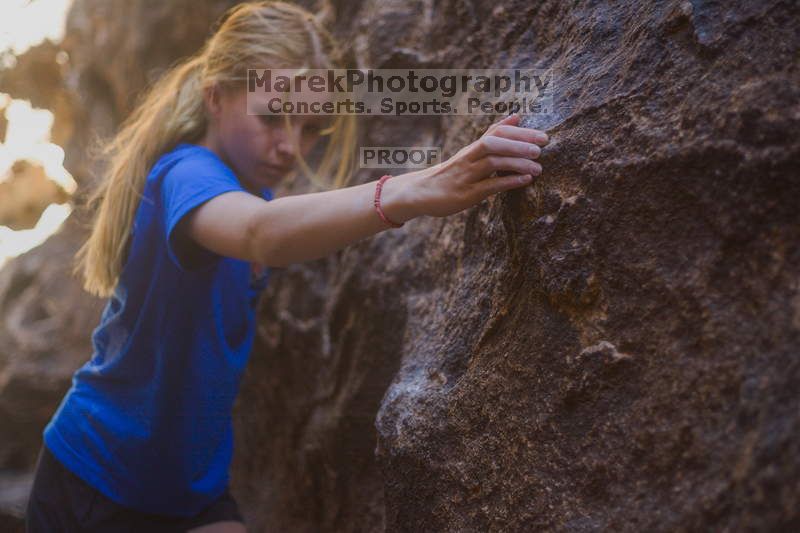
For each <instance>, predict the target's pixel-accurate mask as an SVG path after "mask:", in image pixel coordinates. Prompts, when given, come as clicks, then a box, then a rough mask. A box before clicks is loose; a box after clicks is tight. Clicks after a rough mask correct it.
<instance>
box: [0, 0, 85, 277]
mask: <svg viewBox="0 0 800 533" xmlns="http://www.w3.org/2000/svg"><path fill="white" fill-rule="evenodd" d="M71 4H72V0H0V52H4V51H9V50H10V51H12V52H13V53H14V54H21V53H23V52H25V51H26V50H27V49H28V48H30V47H31V46H35V45H37V44H39V43H41V42H42V41H43V40H44V39H45V38H49V39H50V40H52V41H54V42H58V41H60V40H61V39H62V38H63V36H64V23H65V19H66V14H67V11H68V10H69V7H70V5H71ZM3 108H5V110H4V111H3ZM2 112H5V115H6V118H7V119H8V131H7V132H6V139H5V143H0V181H2V180H3V179H4V178H5V177H6V176H7V172H8V170H9V169H10V167H11V165H12V164H13V163H14V161H16V160H17V159H22V158H28V159H32V160H34V161H37V162H39V163H41V164H42V165H43V166H44V168H45V172H46V173H47V175H48V176H50V177H51V178H52V179H53V180H55V181H57V182H58V183H60V184H61V185H62V186H63V187H64V188H65V189H66V190H67V191H68V192H73V191H74V189H75V181H74V180H73V179H72V176H70V175H69V173H68V172H67V171H66V170H65V169H64V167H63V162H64V150H63V149H62V148H61V147H60V146H58V145H56V144H53V143H51V142H50V128H51V127H52V125H53V114H52V113H51V112H50V111H47V110H44V109H34V108H32V107H31V105H30V103H29V102H28V101H27V100H12V99H11V98H9V97H8V95H6V94H2V93H0V113H2ZM69 213H70V206H69V203H66V204H61V205H57V204H51V205H50V206H49V207H47V209H45V211H44V213H42V216H41V218H40V219H39V222H38V224H37V225H36V227H35V228H33V229H30V230H23V231H12V230H11V229H9V228H7V227H6V226H0V268H2V266H3V264H4V263H5V262H6V261H7V260H8V259H9V258H11V257H13V256H15V255H18V254H21V253H23V252H25V251H27V250H30V249H31V248H33V247H34V246H37V245H39V244H41V243H42V242H43V241H44V240H45V239H46V238H47V237H48V236H50V235H51V234H52V233H54V232H55V231H56V230H57V229H58V228H59V227H60V226H61V223H62V222H63V221H64V220H65V219H66V217H67V216H68V215H69Z"/></svg>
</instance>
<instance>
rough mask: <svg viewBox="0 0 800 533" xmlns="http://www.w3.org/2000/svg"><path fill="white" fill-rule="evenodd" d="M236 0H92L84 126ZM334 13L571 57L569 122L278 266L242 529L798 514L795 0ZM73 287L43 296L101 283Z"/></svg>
mask: <svg viewBox="0 0 800 533" xmlns="http://www.w3.org/2000/svg"><path fill="white" fill-rule="evenodd" d="M147 4H148V5H150V3H147ZM224 4H225V2H196V1H192V2H189V1H188V0H187V1H185V2H184V1H181V2H171V3H169V4H166V3H165V4H164V6H163V7H160V8H158V9H156V10H155V11H154V10H152V9H147V10H146V9H145V8H144V6H145V3H144V2H142V1H136V2H129V3H126V4H125V5H124V6H123V5H122V4H117V3H115V4H113V7H112V4H108V3H103V2H97V1H95V0H85V1H82V0H76V4H75V7H74V9H73V14H72V15H71V16H70V26H69V28H68V36H67V38H66V39H65V42H64V43H63V46H64V47H65V48H69V51H70V56H69V57H70V60H69V66H68V73H67V74H66V75H65V79H67V80H73V81H72V82H70V83H71V84H70V83H67V86H68V87H69V88H70V89H69V90H71V91H73V93H72V94H73V95H74V98H75V101H76V102H78V103H77V104H76V108H75V110H74V111H73V113H74V116H79V117H86V120H85V121H83V122H81V125H80V128H85V130H86V131H87V132H88V131H91V130H92V129H96V130H97V131H111V130H113V127H115V126H116V125H118V122H119V120H120V119H121V118H122V117H123V116H124V113H125V112H127V110H128V109H129V108H128V106H129V103H130V100H129V99H130V97H131V95H132V94H135V92H136V91H138V90H139V89H140V88H141V86H142V85H143V84H144V83H145V80H146V79H147V75H146V74H145V73H146V72H157V69H158V68H162V67H163V66H165V65H166V64H168V63H169V62H170V61H172V60H173V59H174V58H177V57H179V56H180V55H182V54H185V53H188V52H190V51H191V49H192V47H195V46H197V45H199V43H200V42H201V41H202V38H203V37H204V36H205V31H206V30H205V29H206V28H207V27H208V24H209V22H210V20H211V19H212V18H213V17H211V14H212V13H217V12H218V11H221V9H222V7H223V5H224ZM321 7H325V8H327V9H328V10H329V13H331V14H336V17H335V18H332V19H331V24H332V27H333V28H334V31H335V33H336V35H338V36H339V37H340V38H341V39H342V40H343V41H345V42H346V43H347V44H348V46H349V47H350V50H351V56H352V57H353V58H354V60H355V62H356V64H357V66H359V67H370V68H392V67H395V68H405V67H430V68H436V67H439V68H462V67H463V68H467V67H474V68H506V67H515V66H521V67H542V68H544V67H548V68H552V69H553V72H554V78H553V82H554V84H555V91H556V92H555V103H556V109H557V115H556V117H555V119H553V120H552V121H550V122H548V123H541V122H537V121H536V120H533V121H530V122H528V125H530V126H533V127H543V128H544V127H546V128H547V129H548V131H549V132H550V135H551V138H552V142H551V144H550V145H549V146H548V147H547V149H546V150H545V151H544V153H543V155H542V158H541V160H542V163H543V166H544V169H545V171H544V174H543V175H542V176H541V177H540V178H537V179H536V180H535V182H534V183H533V185H532V186H530V187H528V188H527V189H526V190H519V191H514V192H511V193H506V194H501V195H498V196H495V197H493V198H491V199H489V200H487V201H486V202H484V203H482V204H481V205H479V206H475V207H474V208H472V209H469V210H466V211H464V212H462V213H460V214H458V215H455V216H452V217H448V218H446V219H440V218H420V219H417V220H414V221H411V222H409V223H407V224H406V225H405V227H404V228H402V229H398V230H390V231H387V232H384V233H382V234H380V235H378V236H376V237H374V238H371V239H367V240H365V241H363V242H361V243H358V244H356V245H354V246H351V247H349V248H348V249H346V250H343V251H341V252H339V253H337V254H334V255H332V256H330V257H328V258H326V259H324V260H319V261H314V262H309V263H305V264H302V265H293V266H291V267H290V268H287V269H276V270H275V272H274V274H273V276H272V278H271V283H270V287H269V288H268V289H267V292H266V293H265V295H264V298H263V300H262V302H261V304H262V305H261V309H260V319H259V336H258V341H257V346H256V349H255V350H254V353H253V355H252V358H251V362H250V365H249V367H248V371H247V374H246V376H245V379H244V381H243V383H242V390H241V394H240V397H239V400H238V402H237V405H236V410H235V415H236V419H235V426H236V427H235V429H236V453H235V457H234V464H233V467H232V472H231V474H232V491H233V493H234V495H235V496H236V497H237V500H238V501H239V502H240V506H241V508H242V511H243V513H244V515H245V518H246V520H247V522H248V526H249V527H250V529H251V530H252V531H267V530H275V531H309V532H310V531H384V530H386V531H486V530H489V531H536V530H567V531H589V530H592V531H593V530H599V529H609V530H628V531H642V530H657V531H673V530H691V531H695V530H697V531H700V530H709V529H713V530H725V529H728V530H748V529H756V530H780V529H784V530H796V529H798V528H800V510H798V509H799V508H798V506H797V502H798V501H800V460H799V459H798V458H799V457H800V439H798V435H800V414H799V413H800V359H798V347H799V346H800V216H799V215H798V210H797V205H798V200H799V199H800V175H799V174H800V173H798V168H800V140H799V139H798V136H797V134H796V132H797V131H798V127H799V126H800V83H798V82H800V74H799V73H798V67H799V65H798V59H797V58H798V48H799V47H800V38H798V36H797V32H796V31H795V28H796V27H797V26H798V23H800V7H798V6H797V4H796V3H795V2H787V1H779V0H764V1H762V2H747V1H745V0H733V1H731V2H726V3H724V5H723V3H721V2H714V1H705V0H694V1H691V2H686V1H677V0H666V1H664V2H655V3H654V2H585V3H573V2H571V3H567V2H562V1H560V0H544V1H542V2H536V3H530V2H522V1H513V0H511V1H508V0H507V1H500V2H494V3H474V2H464V1H445V2H437V3H429V2H421V1H419V2H414V1H412V2H378V1H375V0H373V1H368V0H364V1H359V2H339V1H332V2H330V3H326V4H325V6H321ZM150 8H152V6H150ZM137 17H138V18H137ZM132 21H134V22H132ZM166 27H168V28H169V29H170V31H169V32H166V31H164V28H166ZM175 27H179V28H181V29H178V30H176V29H175ZM180 36H185V37H186V39H183V38H180ZM190 39H193V40H191V43H189V42H187V41H188V40H190ZM184 46H185V47H184ZM109 50H114V53H113V54H112V53H109ZM152 69H156V70H152ZM75 80H79V81H75ZM81 102H82V103H81ZM489 122H490V118H489V117H483V120H474V119H469V118H468V117H443V118H440V119H439V118H435V117H426V118H425V119H423V120H414V119H409V118H398V119H386V118H381V119H378V118H375V119H370V120H368V121H365V130H364V134H363V142H364V144H369V145H381V146H392V145H397V146H412V145H421V144H431V145H440V146H442V147H443V148H444V151H445V155H450V154H452V153H454V152H455V151H456V150H458V149H459V148H461V147H462V146H464V145H465V144H467V143H469V142H471V141H472V140H474V139H475V138H476V137H477V136H478V135H480V134H481V133H482V132H483V131H484V129H485V127H486V126H488V124H489ZM104 124H105V125H104ZM76 127H77V126H76ZM104 128H105V129H104ZM75 135H76V136H75V137H73V138H72V139H73V141H71V142H73V143H74V144H72V145H70V146H71V148H70V149H69V150H68V161H67V164H68V165H69V164H75V165H76V168H77V167H80V168H86V169H88V168H90V167H91V165H89V164H88V163H86V162H85V155H82V154H83V153H82V149H83V147H84V146H85V143H86V138H87V137H86V136H85V135H83V134H81V133H80V132H78V133H76V134H75ZM82 135H83V136H82ZM70 153H71V154H72V155H71V156H70V155H69V154H70ZM70 157H71V159H70ZM81 161H82V163H80V164H78V162H81ZM70 171H71V172H73V174H75V175H76V177H77V178H79V181H80V182H81V183H84V184H86V183H89V182H90V181H91V178H89V177H88V173H85V174H84V175H83V179H82V180H81V179H80V177H81V174H80V172H76V170H74V169H73V168H70ZM87 172H88V171H87ZM375 177H376V176H368V175H366V174H363V175H360V176H359V179H358V180H356V181H365V180H368V179H373V178H375ZM292 187H293V188H289V187H288V186H287V188H286V189H285V190H282V191H281V190H277V191H276V192H277V193H278V194H279V195H281V194H297V193H302V192H303V191H304V189H303V184H293V185H292ZM70 228H72V227H70ZM78 235H80V233H79V231H78V230H76V229H67V230H65V231H64V232H62V233H61V234H60V235H58V236H56V237H54V238H53V239H51V241H50V242H48V243H47V244H46V245H44V246H45V247H46V246H55V244H53V243H54V242H55V243H59V242H64V243H68V244H65V246H66V247H67V248H66V249H67V250H70V249H71V250H74V248H70V246H73V244H69V243H72V242H73V240H75V239H76V236H78ZM70 239H73V240H70ZM45 247H42V249H41V250H42V251H41V252H39V251H38V250H40V249H37V250H34V251H33V252H31V254H35V253H43V254H46V253H49V252H47V250H48V248H45ZM31 254H27V255H31ZM26 261H30V260H29V259H27V256H25V257H22V258H20V259H18V260H17V261H14V262H12V263H10V264H9V266H7V267H6V269H9V268H12V269H16V270H14V272H20V271H22V270H24V268H23V267H22V266H20V265H23V264H25V262H26ZM3 274H4V275H5V276H8V274H6V273H5V269H4V273H3ZM51 276H52V277H51ZM0 279H2V278H0ZM5 279H8V278H7V277H6V278H5ZM15 279H17V280H20V279H22V278H20V277H19V276H17V277H16V278H15ZM66 279H67V278H66V277H65V276H64V273H63V272H57V271H55V270H54V271H52V272H51V273H49V274H38V277H37V280H38V281H35V282H34V281H27V282H26V281H25V280H24V279H23V280H22V281H17V282H15V284H14V287H16V288H14V289H9V288H8V287H10V286H11V285H10V284H8V283H6V284H5V285H3V284H2V283H0V302H3V301H19V300H20V298H18V297H17V296H16V295H19V294H20V293H21V291H26V290H34V289H30V288H29V287H28V286H27V285H26V283H27V284H28V285H30V284H31V283H39V284H46V283H54V282H55V280H61V282H62V283H65V284H67V283H74V282H73V281H69V282H67V281H65V280H66ZM48 280H50V281H48ZM62 290H66V289H62ZM65 294H66V293H65ZM76 294H77V293H76ZM64 298H70V299H69V300H68V301H69V310H66V309H64V310H59V309H57V308H55V307H51V308H48V311H47V313H51V315H48V316H58V315H59V313H64V314H66V313H68V312H74V309H75V308H76V307H79V306H81V305H84V306H86V309H91V307H90V306H91V305H96V304H97V302H92V301H90V300H89V299H88V298H87V297H83V300H81V299H80V297H78V296H77V295H72V293H69V296H66V295H65V296H64ZM31 300H32V303H29V304H28V305H36V298H32V299H31ZM79 301H83V302H85V303H78V302H79ZM13 309H14V306H13V305H10V306H9V305H5V306H4V307H2V312H3V317H4V318H5V317H9V316H20V314H21V315H22V316H32V317H40V318H41V316H42V315H36V314H27V315H26V314H25V311H24V309H30V308H23V311H14V310H13ZM15 312H16V313H17V314H16V315H14V314H13V313H15ZM91 312H96V311H91ZM53 313H54V314H53ZM87 313H89V311H87ZM89 316H90V315H89ZM95 316H96V315H95ZM7 322H8V321H7V320H6V322H5V323H6V324H7ZM72 327H73V328H77V327H78V326H77V325H73V326H72ZM0 328H6V330H4V331H6V332H5V334H4V335H5V336H0V338H2V339H7V338H8V331H7V328H8V326H7V325H3V326H0ZM62 331H65V330H60V329H56V330H55V332H54V333H52V335H54V336H55V335H60V334H62V333H61V332H62ZM75 331H76V332H77V331H78V330H77V329H75ZM0 334H3V333H2V331H0ZM84 334H85V341H86V344H87V345H88V339H89V334H90V327H88V326H86V330H85V333H84ZM75 335H77V333H75ZM76 338H77V337H76ZM0 352H5V353H3V354H2V355H3V356H4V357H5V360H8V359H9V354H12V353H13V354H14V355H15V357H16V358H17V359H23V360H27V359H28V353H29V352H26V351H25V349H24V348H19V343H18V340H15V341H13V342H12V341H8V340H3V342H2V344H0ZM44 353H45V355H44V356H42V357H50V358H52V359H53V360H55V359H56V358H58V357H62V356H61V355H59V354H57V353H56V351H55V350H50V351H45V352H44ZM85 355H86V356H87V357H88V353H86V354H85ZM71 361H72V362H74V363H75V367H77V364H80V362H82V361H80V362H78V361H75V360H71ZM69 364H70V363H67V364H66V365H67V366H68V365H69ZM6 368H11V366H10V365H8V364H7V365H6ZM13 368H20V367H18V366H14V367H13ZM73 368H74V367H73ZM21 372H22V371H19V372H17V373H15V374H13V375H21ZM61 375H62V381H61V383H62V385H63V387H64V389H66V386H68V381H67V380H66V378H65V376H68V373H67V372H66V371H64V372H63V373H62V374H61ZM29 381H32V380H29ZM5 390H6V391H9V390H11V389H8V388H6V389H5ZM2 394H5V396H4V397H5V398H9V399H8V400H6V401H8V402H11V401H14V399H15V398H17V396H14V395H11V394H10V393H7V392H3V393H2ZM2 394H0V396H2ZM54 401H55V400H54ZM55 405H56V404H55V403H54V404H53V405H52V409H55ZM44 411H45V409H44V407H43V408H42V412H44ZM9 412H11V413H15V412H18V411H15V410H13V409H12V410H10V411H9ZM51 413H52V410H51V411H50V412H48V413H47V417H49V415H50V414H51ZM9 416H14V415H9ZM17 416H19V415H17ZM47 417H45V416H41V417H39V418H38V420H40V421H41V423H42V425H43V423H44V422H46V418H47ZM3 427H8V426H7V425H6V424H4V425H3ZM28 427H30V426H28ZM29 434H34V432H33V430H31V431H30V432H29ZM23 455H24V454H23ZM29 456H30V454H28V456H27V457H28V458H27V459H26V460H24V461H23V460H21V459H18V460H16V463H20V464H22V463H26V462H27V461H29V460H30V459H29ZM7 457H12V455H11V454H10V453H9V454H8V455H7ZM17 457H20V455H19V454H18V455H17ZM9 462H13V461H11V459H9V460H8V461H7V463H9ZM16 463H15V464H16ZM27 464H29V463H27ZM7 467H8V466H7Z"/></svg>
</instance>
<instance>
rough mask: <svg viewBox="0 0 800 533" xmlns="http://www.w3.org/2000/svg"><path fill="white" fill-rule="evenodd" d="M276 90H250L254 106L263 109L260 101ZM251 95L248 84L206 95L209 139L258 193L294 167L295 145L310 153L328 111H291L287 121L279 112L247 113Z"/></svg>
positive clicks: (209, 143)
mask: <svg viewBox="0 0 800 533" xmlns="http://www.w3.org/2000/svg"><path fill="white" fill-rule="evenodd" d="M275 96H276V95H275V94H272V95H271V94H269V93H254V94H252V95H250V98H251V101H250V104H251V109H263V107H259V106H262V105H266V102H267V100H269V99H270V98H273V97H275ZM316 98H318V97H316ZM247 100H248V98H247V91H246V89H245V88H241V89H229V90H227V91H215V94H213V93H212V96H210V97H209V96H207V99H206V104H207V109H208V110H209V114H210V124H209V131H208V132H207V134H206V141H207V144H208V145H209V147H210V148H212V149H215V148H216V150H215V151H217V152H218V153H219V155H220V156H221V157H222V158H223V160H225V161H226V162H227V163H228V164H229V165H230V166H231V167H232V168H233V169H234V171H235V172H236V175H237V177H238V178H239V180H240V181H241V182H242V184H243V185H244V186H245V188H247V189H248V190H250V191H252V192H254V193H256V194H257V193H258V191H260V189H261V188H262V187H274V186H275V185H277V184H278V183H280V181H281V179H282V178H283V177H284V176H285V175H286V174H287V173H289V172H290V171H291V170H292V169H293V168H295V164H296V162H297V157H298V153H297V151H299V152H300V153H301V154H302V155H303V156H304V157H305V156H307V155H308V153H309V152H310V151H311V149H312V148H313V147H314V145H315V144H316V143H317V141H318V140H319V138H320V133H321V132H322V131H323V130H324V129H325V128H326V127H327V126H328V124H329V122H328V120H329V117H325V116H321V115H290V116H289V119H290V122H289V125H288V126H287V125H286V124H285V118H286V117H285V116H284V115H281V114H248V113H247V109H248V107H247V105H248V101H247ZM293 139H294V142H293ZM294 143H297V146H298V147H299V150H297V151H296V149H295V148H294V146H295V145H294Z"/></svg>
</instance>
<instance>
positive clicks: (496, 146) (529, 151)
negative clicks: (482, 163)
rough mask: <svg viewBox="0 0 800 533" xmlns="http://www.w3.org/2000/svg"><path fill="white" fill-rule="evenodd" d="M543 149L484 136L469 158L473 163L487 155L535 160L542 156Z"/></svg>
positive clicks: (501, 138) (530, 144)
mask: <svg viewBox="0 0 800 533" xmlns="http://www.w3.org/2000/svg"><path fill="white" fill-rule="evenodd" d="M541 153H542V149H541V148H539V147H538V146H537V145H535V144H532V143H528V142H522V141H514V140H511V139H505V138H503V137H497V136H495V135H484V136H483V137H481V138H480V139H478V140H477V141H475V147H474V149H473V150H471V151H470V152H469V154H468V157H470V158H472V160H473V161H475V160H478V159H480V158H482V157H486V156H487V155H504V156H514V157H526V158H529V159H535V158H537V157H539V155H541Z"/></svg>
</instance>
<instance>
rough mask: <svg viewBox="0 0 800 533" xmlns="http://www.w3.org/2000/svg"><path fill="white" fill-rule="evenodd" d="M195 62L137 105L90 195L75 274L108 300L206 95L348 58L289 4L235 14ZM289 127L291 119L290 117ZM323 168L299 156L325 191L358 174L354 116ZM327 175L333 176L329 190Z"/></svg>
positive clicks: (342, 124) (241, 8) (197, 131)
mask: <svg viewBox="0 0 800 533" xmlns="http://www.w3.org/2000/svg"><path fill="white" fill-rule="evenodd" d="M215 27H216V31H215V32H214V35H212V36H211V37H210V38H209V40H208V41H206V43H205V44H204V45H203V47H202V49H201V50H200V51H199V52H198V53H197V54H195V55H193V56H191V57H189V58H188V59H185V60H183V61H181V62H179V63H177V64H175V65H173V66H172V67H171V68H170V69H169V70H168V71H167V72H166V73H164V74H163V75H162V76H161V77H160V78H159V79H158V80H157V81H156V82H155V83H154V84H153V85H152V86H151V87H150V88H149V89H148V90H146V91H145V92H144V93H143V94H142V96H141V97H140V98H139V99H138V100H137V103H136V105H135V108H134V111H133V112H132V113H131V114H130V116H129V117H128V118H127V119H126V120H125V121H124V122H123V124H122V126H121V128H120V130H119V132H118V133H117V134H116V135H115V136H114V137H113V138H112V139H111V140H110V141H109V142H107V143H106V144H105V145H103V146H102V148H101V151H100V155H101V157H102V158H103V159H104V160H105V161H107V162H108V168H107V170H106V176H107V177H106V179H105V180H104V181H103V182H102V183H101V184H100V185H99V186H98V188H97V189H96V190H95V191H94V192H93V194H92V195H91V197H90V199H89V202H88V207H89V208H90V209H92V210H93V211H94V213H95V214H94V219H93V223H92V229H91V233H90V235H89V238H88V239H87V241H86V242H85V243H84V244H83V246H82V247H81V248H80V249H79V250H78V253H77V254H76V263H75V265H74V269H73V273H75V274H79V273H81V272H82V274H83V287H84V289H86V290H87V291H88V292H90V293H92V294H94V295H97V296H102V297H106V296H109V295H110V294H111V293H112V292H113V289H114V286H115V285H116V283H117V281H118V278H119V274H120V272H121V271H122V267H123V265H124V262H125V260H126V253H127V246H128V241H129V236H130V227H131V225H132V223H133V218H134V216H135V214H136V210H137V208H138V205H139V199H140V197H141V195H142V191H143V190H144V183H145V180H146V178H147V174H148V172H149V170H150V168H151V166H152V165H153V163H155V161H156V160H157V159H158V157H159V156H160V155H161V154H162V153H164V152H165V151H168V150H170V149H172V148H173V147H174V146H175V145H176V144H177V143H179V142H195V141H197V140H199V139H200V138H201V137H202V136H203V135H204V133H205V130H206V128H207V119H206V113H205V104H204V100H203V89H204V87H206V86H209V85H211V84H213V83H218V84H220V85H222V86H225V85H234V84H239V83H241V80H242V79H243V78H246V69H247V68H248V67H249V68H253V67H252V65H271V66H272V67H273V68H280V67H281V66H283V65H293V66H296V65H302V66H304V67H305V68H341V65H339V64H338V62H339V61H341V53H340V50H339V48H338V47H337V45H336V43H335V42H334V40H333V38H332V37H331V35H330V34H329V33H328V32H327V31H326V30H325V29H324V28H323V27H322V25H321V24H320V23H319V22H318V21H317V19H315V18H314V16H313V15H312V14H311V13H309V12H308V11H306V10H304V9H303V8H301V7H298V6H296V5H293V4H288V3H285V2H270V1H265V2H251V3H244V4H238V5H236V6H234V7H232V8H231V9H229V10H228V11H227V12H226V13H225V14H223V15H222V17H221V18H220V19H219V21H218V22H217V23H216V24H215ZM286 117H287V118H286V120H287V122H288V120H289V119H288V115H287V116H286ZM328 135H329V138H328V143H327V147H326V150H325V153H324V154H323V156H322V159H321V160H320V163H319V166H318V168H317V170H316V172H315V171H312V170H311V169H310V168H309V166H308V164H307V163H306V161H305V160H304V159H303V157H302V155H301V154H300V152H299V150H298V151H297V152H296V153H298V157H299V161H298V162H299V163H300V167H301V169H302V170H303V172H304V173H305V175H306V176H307V177H308V178H309V179H310V180H311V181H312V182H313V183H314V184H315V185H317V186H318V187H330V186H333V187H342V186H345V185H347V183H348V181H349V179H350V177H351V176H352V174H353V173H354V171H355V163H356V161H355V154H354V146H355V139H356V136H357V133H356V125H355V120H354V117H353V116H352V115H338V116H336V117H335V120H334V123H333V126H332V128H331V129H330V131H329V132H328ZM320 176H333V177H332V179H331V178H329V179H330V183H324V182H323V181H322V180H321V179H320Z"/></svg>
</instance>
